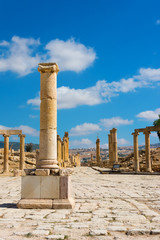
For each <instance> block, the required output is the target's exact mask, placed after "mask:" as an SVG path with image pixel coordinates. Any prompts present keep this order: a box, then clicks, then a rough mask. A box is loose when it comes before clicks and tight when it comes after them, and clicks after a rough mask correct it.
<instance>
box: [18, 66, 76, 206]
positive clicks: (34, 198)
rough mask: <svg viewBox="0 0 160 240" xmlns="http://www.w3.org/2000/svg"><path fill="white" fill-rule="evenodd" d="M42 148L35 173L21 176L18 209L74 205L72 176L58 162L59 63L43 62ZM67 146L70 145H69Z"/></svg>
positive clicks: (41, 95) (40, 70) (39, 69)
mask: <svg viewBox="0 0 160 240" xmlns="http://www.w3.org/2000/svg"><path fill="white" fill-rule="evenodd" d="M38 71H39V72H40V74H41V93H40V98H41V105H40V149H39V158H38V159H37V164H36V170H35V174H34V175H33V170H32V171H31V172H32V175H30V173H29V171H28V175H27V176H24V177H22V190H21V191H22V192H21V200H20V201H19V203H18V207H19V208H48V209H51V208H56V209H59V208H60V209H61V208H73V206H74V200H73V198H72V197H71V190H70V188H71V186H70V185H71V179H70V176H69V173H68V172H67V171H60V169H59V166H58V161H57V73H58V71H59V68H58V65H57V64H56V63H40V64H39V68H38ZM67 147H68V145H67ZM67 152H68V151H67V149H66V151H65V154H67Z"/></svg>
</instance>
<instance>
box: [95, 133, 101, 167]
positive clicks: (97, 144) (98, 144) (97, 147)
mask: <svg viewBox="0 0 160 240" xmlns="http://www.w3.org/2000/svg"><path fill="white" fill-rule="evenodd" d="M96 160H97V164H100V161H101V156H100V139H99V138H97V140H96Z"/></svg>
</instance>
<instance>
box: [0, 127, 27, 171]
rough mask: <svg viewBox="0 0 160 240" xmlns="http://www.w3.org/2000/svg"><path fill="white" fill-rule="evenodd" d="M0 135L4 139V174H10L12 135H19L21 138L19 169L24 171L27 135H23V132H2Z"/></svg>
mask: <svg viewBox="0 0 160 240" xmlns="http://www.w3.org/2000/svg"><path fill="white" fill-rule="evenodd" d="M0 134H1V135H3V137H4V163H3V172H4V173H7V172H9V163H8V160H9V137H10V136H11V135H18V136H19V137H20V164H19V169H20V170H23V169H24V164H25V155H24V146H25V135H24V134H22V131H21V130H0Z"/></svg>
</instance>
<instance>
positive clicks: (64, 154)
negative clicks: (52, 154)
mask: <svg viewBox="0 0 160 240" xmlns="http://www.w3.org/2000/svg"><path fill="white" fill-rule="evenodd" d="M57 160H58V164H59V166H60V167H67V166H68V165H69V164H70V163H69V136H68V132H65V134H64V137H63V140H61V138H60V136H59V135H57Z"/></svg>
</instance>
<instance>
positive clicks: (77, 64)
mask: <svg viewBox="0 0 160 240" xmlns="http://www.w3.org/2000/svg"><path fill="white" fill-rule="evenodd" d="M39 45H40V41H39V40H36V39H34V38H21V37H18V36H13V37H12V39H11V41H9V42H7V41H5V40H3V41H1V42H0V53H1V54H0V72H5V71H12V72H15V73H17V74H18V75H20V76H24V75H27V74H29V73H31V72H32V71H33V69H35V68H36V67H37V65H38V63H39V62H41V61H45V62H48V61H49V62H50V61H53V62H56V63H58V65H59V67H60V71H75V72H80V71H82V70H85V69H86V68H88V67H89V66H90V65H91V64H92V63H93V62H94V61H95V59H96V53H95V51H94V50H93V48H90V47H86V46H85V45H84V44H82V43H79V42H76V41H75V40H74V39H72V38H71V39H69V40H67V41H63V40H60V39H55V40H51V41H50V42H49V43H48V44H47V45H46V46H45V52H44V51H43V52H40V51H38V50H37V51H36V53H35V50H36V48H37V47H38V46H39ZM46 51H47V53H46Z"/></svg>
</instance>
